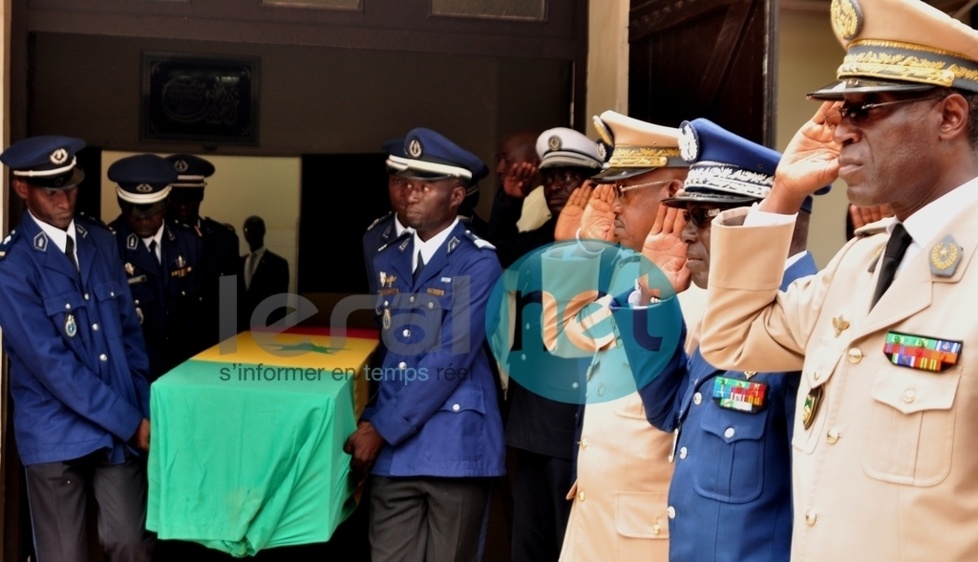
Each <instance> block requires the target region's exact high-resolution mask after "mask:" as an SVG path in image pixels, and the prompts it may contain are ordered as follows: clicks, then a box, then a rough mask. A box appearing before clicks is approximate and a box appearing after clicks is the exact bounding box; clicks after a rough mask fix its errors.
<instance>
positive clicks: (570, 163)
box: [539, 153, 601, 171]
mask: <svg viewBox="0 0 978 562" xmlns="http://www.w3.org/2000/svg"><path fill="white" fill-rule="evenodd" d="M539 168H540V169H541V170H543V169H546V168H584V169H587V170H593V171H598V170H600V169H601V163H600V162H598V161H596V160H591V159H588V158H584V157H582V156H578V155H576V154H570V153H564V154H558V153H550V154H548V155H547V156H546V157H544V159H543V160H541V161H540V166H539Z"/></svg>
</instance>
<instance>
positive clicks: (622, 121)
mask: <svg viewBox="0 0 978 562" xmlns="http://www.w3.org/2000/svg"><path fill="white" fill-rule="evenodd" d="M595 124H596V126H597V128H598V130H599V133H600V134H601V135H602V140H604V141H605V142H606V143H607V144H608V145H611V146H613V147H614V148H613V151H612V155H611V158H610V159H609V162H608V167H607V168H606V169H605V170H604V171H603V172H601V173H600V174H598V175H597V176H596V180H597V181H599V182H602V183H601V184H600V185H599V186H598V187H597V188H596V189H595V191H594V195H592V197H591V199H592V200H593V201H592V202H590V203H588V209H586V210H585V211H584V213H583V215H582V217H581V228H580V233H579V235H578V237H579V240H580V242H577V243H575V242H571V244H570V245H569V246H567V245H565V246H562V247H558V248H555V249H554V250H553V251H552V252H551V253H548V255H546V256H544V259H543V288H544V291H546V292H548V293H549V294H553V295H555V296H556V299H554V300H555V301H557V302H559V303H566V304H567V307H566V309H565V310H564V312H563V313H562V314H561V315H560V316H561V318H563V322H560V323H559V324H557V325H556V326H553V330H552V331H549V332H547V333H546V337H545V341H546V342H547V345H548V349H550V350H551V351H552V353H555V354H557V355H561V356H565V357H582V356H583V357H586V359H587V361H588V365H587V369H586V373H585V377H584V378H585V379H586V382H585V390H584V392H583V394H584V395H585V396H584V397H583V399H582V401H583V402H584V403H585V405H584V408H583V421H582V422H581V429H580V437H579V440H578V442H579V446H578V448H577V454H576V470H577V480H576V482H575V483H574V485H573V487H572V488H571V490H570V492H569V493H568V494H567V499H568V500H571V501H572V502H573V504H572V506H571V515H570V519H569V520H568V524H567V531H566V533H565V536H564V544H563V548H562V551H561V556H560V559H561V560H562V561H563V562H575V561H591V560H603V559H607V558H608V557H609V556H611V557H614V558H615V559H617V560H645V561H651V562H656V561H665V560H667V557H668V549H669V528H668V516H667V509H666V508H667V506H666V493H667V489H668V486H669V479H670V477H671V475H672V466H671V465H670V464H669V461H668V456H669V451H670V449H671V447H672V435H670V434H668V433H665V432H663V431H660V430H658V429H656V428H654V427H652V426H651V425H650V424H649V421H648V419H647V417H646V413H645V412H644V410H643V407H642V400H641V397H640V396H639V394H638V392H637V391H636V386H637V383H636V378H639V376H640V375H639V374H637V372H636V371H634V370H633V369H632V368H631V366H630V365H629V363H628V360H627V357H626V356H625V351H624V349H623V346H622V345H621V344H620V343H619V342H620V341H621V340H623V339H628V338H630V337H632V333H631V332H627V331H621V330H618V329H617V328H616V327H615V326H613V325H611V318H610V314H605V315H604V320H603V321H598V322H596V323H595V324H593V325H588V326H589V327H588V328H586V329H584V330H583V331H581V332H580V333H577V329H576V328H577V327H583V326H584V324H582V323H579V322H577V318H578V315H577V313H576V312H574V311H573V308H579V309H580V311H581V312H582V313H583V312H584V309H585V308H588V309H590V307H595V309H597V310H599V311H607V310H609V309H608V306H609V305H610V303H611V301H612V299H613V297H614V296H615V295H618V294H620V293H621V292H622V289H623V287H620V286H618V282H624V283H625V285H626V287H624V289H627V291H631V289H632V287H633V286H634V280H635V279H636V277H637V276H638V273H637V271H638V266H639V261H638V258H639V257H640V255H639V252H640V251H641V249H642V243H643V242H644V240H645V237H646V235H647V234H648V232H649V229H651V227H652V223H653V221H654V219H655V215H656V210H657V209H658V206H659V202H660V201H661V200H663V199H665V198H667V197H670V196H672V195H675V193H676V192H677V191H678V190H679V188H680V187H682V182H683V179H684V178H685V177H686V173H687V171H688V169H689V164H688V163H687V162H685V161H684V160H683V159H682V158H681V157H680V153H679V131H678V130H677V129H674V128H670V127H662V126H659V125H654V124H652V123H646V122H644V121H639V120H637V119H632V118H630V117H627V116H625V115H621V114H619V113H615V112H613V111H606V112H604V113H602V114H601V116H600V117H599V118H595ZM580 199H581V197H580V192H578V195H577V196H575V205H576V206H580V204H581V202H580ZM591 207H596V208H594V209H592V208H591ZM566 209H567V207H565V211H566ZM585 238H596V239H599V240H601V241H602V242H604V243H603V244H600V243H599V244H593V243H591V242H589V241H588V240H585ZM572 240H573V239H572ZM616 243H617V244H616ZM592 247H593V248H596V252H591V250H590V248H592ZM592 273H593V274H592ZM582 279H587V280H588V281H586V282H584V283H581V282H580V280H582ZM565 297H570V298H565ZM581 297H587V298H581ZM591 297H593V298H591ZM598 297H601V298H598ZM553 302H554V301H551V303H552V304H553ZM558 306H560V305H558ZM581 307H583V308H581ZM551 310H555V309H552V308H550V307H548V306H547V302H545V303H544V316H545V319H549V318H553V317H552V316H551V312H550V311H551ZM598 314H603V312H599V313H598ZM677 315H678V307H677ZM570 318H574V319H575V320H572V321H569V322H568V321H567V320H568V319H570ZM550 327H551V326H550V325H549V323H548V328H550ZM672 328H675V329H674V330H670V332H671V333H669V334H668V336H669V338H668V339H669V342H670V343H668V344H667V343H663V344H662V346H661V347H662V352H661V355H668V357H671V356H672V355H673V353H672V352H673V351H674V349H675V348H676V347H677V346H678V345H680V342H681V338H682V327H681V326H680V325H679V324H678V322H677V323H675V324H674V326H672ZM571 334H573V335H571ZM572 339H573V342H574V343H572V341H571V340H572ZM670 344H671V348H670ZM667 348H669V349H668V350H667ZM661 355H660V356H661Z"/></svg>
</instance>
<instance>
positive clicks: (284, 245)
mask: <svg viewBox="0 0 978 562" xmlns="http://www.w3.org/2000/svg"><path fill="white" fill-rule="evenodd" d="M131 154H132V153H130V152H114V151H105V152H103V153H102V218H103V219H104V220H105V222H111V221H113V220H115V218H116V217H118V216H119V204H118V202H117V201H116V194H115V188H116V184H115V183H113V182H112V181H110V180H109V178H108V175H107V170H108V169H109V166H111V165H112V163H113V162H115V161H116V160H119V159H120V158H124V157H126V156H130V155H131ZM160 156H168V154H160ZM200 156H201V157H203V158H207V159H208V160H209V161H210V162H211V163H212V164H214V168H215V169H216V171H215V172H214V175H213V176H211V177H209V178H208V179H207V187H206V188H205V191H204V201H203V203H201V205H200V214H201V215H203V216H208V217H210V218H212V219H214V220H216V221H218V222H222V223H228V224H230V225H232V226H234V229H235V231H236V232H237V233H238V240H239V242H240V247H239V251H238V254H239V255H240V254H245V253H247V252H248V245H247V243H246V242H245V240H244V235H243V233H242V226H243V225H244V221H245V219H246V218H248V217H249V216H251V215H258V216H260V217H261V218H263V219H265V230H266V231H267V233H266V234H265V246H266V247H267V248H268V249H269V250H271V251H273V252H275V253H276V254H279V255H280V256H282V257H284V258H285V259H286V260H288V262H289V290H290V291H291V292H296V269H295V268H296V263H297V259H296V257H297V255H298V228H299V224H298V217H299V190H300V181H301V177H300V169H301V166H300V160H299V158H292V157H289V158H284V157H265V156H259V157H244V156H213V155H208V154H201V155H200Z"/></svg>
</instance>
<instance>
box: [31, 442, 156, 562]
mask: <svg viewBox="0 0 978 562" xmlns="http://www.w3.org/2000/svg"><path fill="white" fill-rule="evenodd" d="M25 471H26V473H27V497H28V503H29V505H30V510H31V526H32V527H33V531H34V550H35V553H36V555H37V561H38V562H87V560H88V533H87V513H89V510H88V501H89V498H92V497H94V499H95V501H96V502H97V504H98V534H99V540H100V541H101V543H102V547H103V548H104V549H105V556H106V560H107V561H109V562H151V560H152V553H153V544H154V542H155V540H154V538H153V535H152V534H151V533H149V532H148V531H146V471H145V467H144V464H143V462H142V461H141V460H140V459H139V458H137V457H128V456H127V458H126V461H125V462H124V463H122V464H111V463H109V462H108V460H107V459H106V458H105V454H104V453H102V452H98V453H92V454H90V455H86V456H84V457H81V458H79V459H74V460H70V461H64V462H51V463H41V464H33V465H29V466H27V467H25Z"/></svg>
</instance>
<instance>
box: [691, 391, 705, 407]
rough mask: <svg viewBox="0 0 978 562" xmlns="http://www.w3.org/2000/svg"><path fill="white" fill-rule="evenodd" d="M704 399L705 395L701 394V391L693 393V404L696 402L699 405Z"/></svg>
mask: <svg viewBox="0 0 978 562" xmlns="http://www.w3.org/2000/svg"><path fill="white" fill-rule="evenodd" d="M702 401H703V395H702V394H700V393H699V392H697V393H696V394H694V395H693V404H696V405H697V406H699V405H700V402H702Z"/></svg>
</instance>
